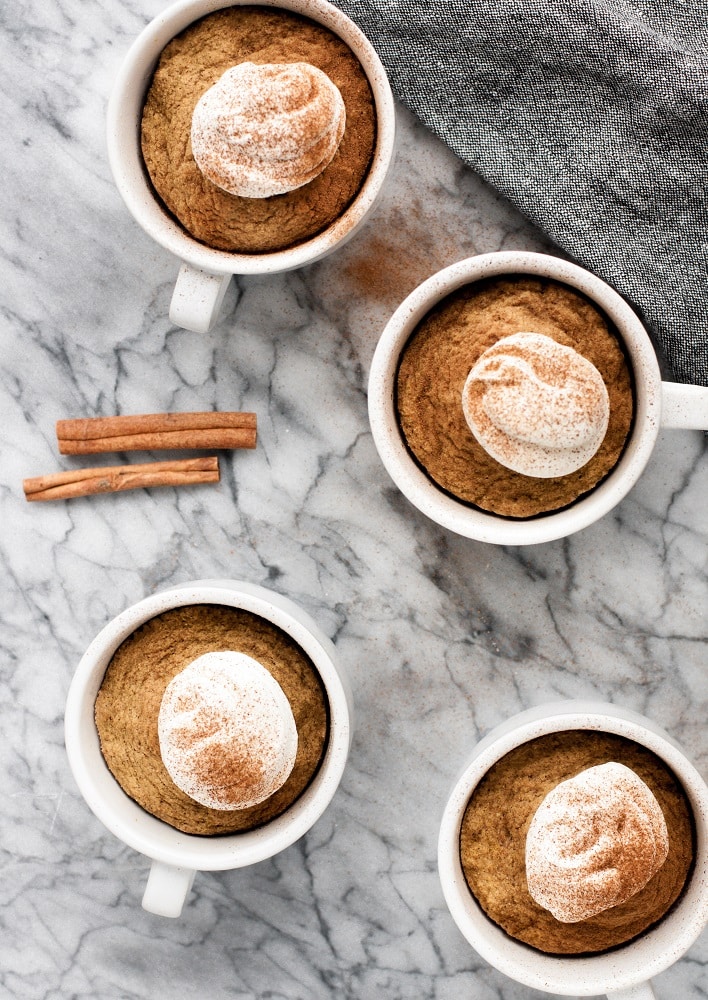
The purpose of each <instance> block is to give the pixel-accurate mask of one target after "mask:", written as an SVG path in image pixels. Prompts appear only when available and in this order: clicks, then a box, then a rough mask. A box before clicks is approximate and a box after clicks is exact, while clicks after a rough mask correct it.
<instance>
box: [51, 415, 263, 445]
mask: <svg viewBox="0 0 708 1000" xmlns="http://www.w3.org/2000/svg"><path fill="white" fill-rule="evenodd" d="M256 433H257V431H256V414H255V413H237V412H226V413H219V412H205V413H142V414H137V415H135V416H120V417H84V418H81V419H78V420H58V421H57V440H58V442H59V451H60V452H61V454H62V455H92V454H98V453H99V452H104V451H158V450H160V449H182V448H209V449H210V450H211V449H218V448H255V447H256Z"/></svg>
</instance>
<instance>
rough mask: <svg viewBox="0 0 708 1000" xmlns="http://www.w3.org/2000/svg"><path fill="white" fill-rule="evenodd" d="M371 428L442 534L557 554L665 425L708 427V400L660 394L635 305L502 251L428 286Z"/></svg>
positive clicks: (405, 487)
mask: <svg viewBox="0 0 708 1000" xmlns="http://www.w3.org/2000/svg"><path fill="white" fill-rule="evenodd" d="M368 388H369V421H370V424H371V430H372V434H373V438H374V443H375V445H376V448H377V451H378V453H379V456H380V458H381V460H382V462H383V464H384V466H385V467H386V469H387V470H388V472H389V474H390V476H391V478H392V479H393V481H394V482H395V484H396V485H397V486H398V488H399V489H400V490H401V492H402V493H403V494H404V495H405V496H406V497H407V498H408V499H409V500H410V501H411V503H413V504H414V506H416V507H417V508H418V509H419V510H420V511H422V512H423V513H424V514H426V515H427V516H428V517H430V518H431V519H432V520H433V521H436V522H437V523H438V524H441V525H442V526H444V527H446V528H449V529H450V530H452V531H454V532H457V533H458V534H461V535H465V536H467V537H469V538H474V539H477V540H479V541H484V542H493V543H495V544H501V545H528V544H536V543H539V542H547V541H551V540H553V539H556V538H562V537H565V536H567V535H570V534H572V533H573V532H575V531H578V530H580V529H581V528H584V527H587V526H588V525H590V524H592V523H593V522H594V521H596V520H597V519H598V518H600V517H602V516H603V515H604V514H606V513H607V512H608V511H610V510H611V509H612V508H613V507H614V506H615V505H616V504H617V503H619V501H620V500H621V499H622V498H623V497H624V496H625V495H626V493H627V492H628V491H629V490H630V489H631V487H632V486H633V485H634V483H635V482H636V481H637V479H638V478H639V476H640V475H641V473H642V472H643V470H644V468H645V466H646V463H647V461H648V460H649V457H650V455H651V452H652V449H653V447H654V443H655V441H656V438H657V435H658V432H659V427H660V426H664V427H694V428H700V427H704V426H705V424H706V421H708V390H706V389H704V388H702V387H700V386H687V385H676V384H673V383H663V382H662V381H661V377H660V373H659V366H658V363H657V359H656V354H655V351H654V348H653V346H652V344H651V341H650V339H649V336H648V334H647V333H646V330H645V329H644V327H643V326H642V323H641V321H640V320H639V318H638V317H637V315H636V314H635V313H634V312H633V311H632V309H631V308H630V306H629V305H628V304H627V303H626V302H625V301H624V300H623V299H622V298H621V296H620V295H618V294H617V292H615V291H614V290H613V289H612V288H610V287H609V285H607V284H606V283H605V282H604V281H602V280H601V279H600V278H597V277H596V276H595V275H593V274H591V273H590V272H588V271H586V270H585V269H583V268H581V267H578V266H577V265H576V264H573V263H571V262H570V261H566V260H561V259H559V258H556V257H552V256H549V255H547V254H539V253H528V252H524V251H505V252H499V253H489V254H480V255H479V256H477V257H470V258H468V259H466V260H462V261H459V262H458V263H456V264H452V265H451V266H450V267H447V268H444V269H443V270H442V271H439V272H438V273H436V274H434V275H432V276H431V277H430V278H428V279H427V280H426V281H424V282H423V283H422V284H421V285H419V286H418V287H417V288H416V289H415V290H414V291H413V292H412V293H411V294H410V295H409V296H408V297H407V298H406V299H405V300H404V301H403V302H402V303H401V305H400V306H399V307H398V309H397V310H396V311H395V313H394V314H393V316H392V317H391V319H390V320H389V322H388V324H387V325H386V328H385V329H384V331H383V333H382V334H381V337H380V339H379V342H378V344H377V347H376V350H375V352H374V357H373V360H372V364H371V371H370V375H369V386H368Z"/></svg>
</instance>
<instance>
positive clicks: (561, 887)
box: [526, 762, 669, 924]
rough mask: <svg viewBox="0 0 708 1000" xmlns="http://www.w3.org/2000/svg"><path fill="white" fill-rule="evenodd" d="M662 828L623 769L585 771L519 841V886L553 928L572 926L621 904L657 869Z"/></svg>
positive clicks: (665, 846)
mask: <svg viewBox="0 0 708 1000" xmlns="http://www.w3.org/2000/svg"><path fill="white" fill-rule="evenodd" d="M668 851H669V835H668V831H667V829H666V821H665V819H664V814H663V813H662V811H661V806H660V805H659V803H658V802H657V800H656V798H655V797H654V795H653V793H652V792H651V790H650V789H649V788H648V787H647V785H646V784H645V783H644V782H643V781H642V780H641V778H639V777H638V775H636V774H635V773H634V771H632V770H630V769H629V768H628V767H625V766H624V764H616V763H614V762H610V763H608V764H600V765H598V766H596V767H590V768H588V769H587V770H585V771H581V773H580V774H578V775H576V776H575V777H574V778H570V779H569V780H568V781H562V782H561V783H560V784H559V785H557V786H556V787H555V788H554V789H553V790H552V791H551V792H549V793H548V795H547V796H546V797H545V799H544V800H543V802H542V803H541V805H540V806H539V807H538V809H537V811H536V813H535V814H534V816H533V819H532V820H531V825H530V827H529V831H528V834H527V837H526V880H527V882H528V887H529V892H530V893H531V895H532V896H533V898H534V899H535V900H536V902H537V903H538V904H539V905H540V906H543V907H544V908H545V909H546V910H549V911H550V912H551V913H552V914H553V916H554V917H555V918H556V920H560V921H562V922H563V923H566V924H568V923H576V922H577V921H578V920H586V919H587V918H588V917H592V916H594V915H595V914H596V913H601V912H602V911H603V910H608V909H609V908H610V907H612V906H619V904H620V903H624V902H626V901H627V900H628V899H630V897H632V896H634V895H635V893H637V892H639V890H640V889H642V888H644V886H645V885H646V884H647V882H648V881H649V879H650V878H652V876H653V875H655V874H656V872H657V871H658V870H659V869H660V868H661V866H662V865H663V863H664V861H665V860H666V856H667V854H668Z"/></svg>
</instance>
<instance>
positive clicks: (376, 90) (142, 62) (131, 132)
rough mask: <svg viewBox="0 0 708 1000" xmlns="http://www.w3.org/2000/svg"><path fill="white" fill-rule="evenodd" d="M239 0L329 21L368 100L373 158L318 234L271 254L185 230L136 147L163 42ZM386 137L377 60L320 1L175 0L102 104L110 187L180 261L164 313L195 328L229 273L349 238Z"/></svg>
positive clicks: (311, 255)
mask: <svg viewBox="0 0 708 1000" xmlns="http://www.w3.org/2000/svg"><path fill="white" fill-rule="evenodd" d="M243 4H248V5H249V6H260V7H274V8H280V9H282V10H287V11H294V12H295V13H296V14H301V15H303V16H304V17H309V18H310V19H311V20H313V21H317V22H318V23H319V24H321V25H323V26H324V27H325V28H329V30H330V31H332V32H333V33H334V34H336V35H338V36H339V37H340V38H341V39H342V41H344V42H345V43H346V44H347V45H348V46H349V48H350V49H351V50H352V52H353V53H354V55H355V56H356V57H357V59H358V60H359V62H360V63H361V66H362V68H363V70H364V72H365V73H366V76H367V78H368V80H369V83H370V85H371V90H372V93H373V95H374V103H375V107H376V122H377V124H376V146H375V149H374V157H373V161H372V163H371V166H370V168H369V171H368V173H367V175H366V178H365V179H364V183H363V184H362V186H361V189H360V191H359V193H358V194H357V196H356V198H355V199H354V201H353V202H352V203H351V205H350V206H349V207H348V208H347V209H346V211H345V212H344V213H343V214H342V215H341V216H339V218H338V219H335V220H334V222H333V223H332V224H331V225H330V226H328V227H327V229H325V230H324V231H323V232H322V233H319V234H318V235H316V236H313V237H312V238H311V239H309V240H305V241H304V242H303V243H299V244H297V245H296V246H293V247H291V248H288V249H285V250H279V251H277V252H274V253H260V254H258V253H256V254H239V253H228V252H226V251H223V250H214V249H212V248H210V247H208V246H205V245H204V244H203V243H200V242H198V241H197V240H195V239H193V238H192V237H191V236H189V235H188V233H187V232H186V231H185V230H184V229H182V228H181V226H179V225H178V223H177V222H176V221H175V220H174V218H173V217H172V216H171V215H170V214H169V213H168V212H167V211H166V209H165V208H164V207H163V206H162V204H161V203H160V201H159V200H158V198H157V197H156V195H155V193H154V191H153V188H152V186H151V184H150V181H149V179H148V176H147V172H146V170H145V165H144V163H143V158H142V153H141V150H140V120H141V116H142V109H143V104H144V101H145V94H146V92H147V88H148V85H149V83H150V80H151V78H152V73H153V70H154V69H155V65H156V63H157V60H158V58H159V56H160V53H161V52H162V50H163V49H164V47H165V46H166V45H167V43H168V42H169V41H171V39H172V38H174V36H175V35H177V34H179V32H180V31H183V30H184V28H186V27H188V25H190V24H192V22H193V21H197V20H198V19H199V18H201V17H205V16H206V15H207V14H211V13H213V12H214V11H216V10H221V9H223V8H224V7H233V6H238V5H243ZM394 139H395V108H394V103H393V95H392V93H391V87H390V85H389V82H388V77H387V76H386V71H385V69H384V67H383V65H382V63H381V60H380V59H379V57H378V55H377V54H376V52H375V50H374V48H373V46H372V45H371V43H370V42H369V40H368V38H366V36H365V35H364V34H363V32H362V31H361V30H360V29H359V28H358V27H357V26H356V25H355V24H354V22H353V21H351V20H350V19H349V18H348V17H347V16H346V14H344V13H343V12H342V11H340V10H339V9H338V8H337V7H334V6H333V5H332V4H331V3H328V2H327V0H179V2H178V3H175V4H174V5H173V6H171V7H168V8H167V10H165V11H163V12H162V13H161V14H159V15H158V16H157V17H156V18H154V20H152V21H151V22H150V23H149V24H148V25H147V27H146V28H145V29H144V30H143V31H142V32H141V33H140V35H139V36H138V37H137V39H136V40H135V42H134V43H133V45H132V46H131V48H130V50H129V51H128V54H127V55H126V57H125V60H124V62H123V65H122V66H121V69H120V71H119V73H118V76H117V78H116V81H115V84H114V86H113V90H112V92H111V97H110V101H109V103H108V113H107V140H108V159H109V162H110V166H111V171H112V173H113V178H114V180H115V183H116V186H117V188H118V191H119V192H120V194H121V196H122V197H123V200H124V201H125V203H126V205H127V207H128V209H129V210H130V212H131V213H132V215H133V217H134V218H135V220H136V222H138V223H139V225H140V226H142V228H143V229H144V230H145V232H146V233H147V234H148V235H149V236H151V237H152V239H154V240H155V241H156V242H157V243H159V244H160V246H162V247H164V248H165V249H166V250H169V251H170V252H171V253H173V254H174V255H175V256H176V257H178V258H179V259H180V260H181V261H182V264H181V267H180V270H179V275H178V277H177V284H176V286H175V290H174V294H173V296H172V302H171V304H170V319H171V320H172V322H173V323H175V324H176V325H177V326H181V327H184V328H185V329H187V330H193V331H195V332H197V333H204V332H206V331H208V330H209V329H211V327H212V326H213V325H214V323H215V322H216V320H217V318H218V314H219V310H220V308H221V304H222V302H223V299H224V295H225V293H226V289H227V287H228V285H229V282H230V280H231V276H232V275H234V274H271V273H274V272H277V271H290V270H293V269H294V268H298V267H303V266H304V265H305V264H311V263H313V262H314V261H316V260H319V259H320V258H322V257H326V256H327V255H328V254H330V253H332V251H334V250H336V249H337V248H338V247H340V246H341V245H342V244H343V243H345V242H346V241H347V240H348V239H350V237H352V236H353V235H354V233H355V232H357V231H358V229H359V228H360V227H361V226H362V225H363V223H364V222H365V221H366V219H367V217H368V216H369V215H370V213H371V210H372V209H373V207H374V205H375V203H376V201H377V199H378V196H379V194H380V192H381V189H382V187H383V184H384V181H385V179H386V175H387V173H388V170H389V168H390V166H391V162H392V159H393V152H394Z"/></svg>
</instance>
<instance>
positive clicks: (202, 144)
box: [191, 62, 346, 198]
mask: <svg viewBox="0 0 708 1000" xmlns="http://www.w3.org/2000/svg"><path fill="white" fill-rule="evenodd" d="M345 119H346V112H345V108H344V101H343V99H342V95H341V94H340V92H339V89H338V88H337V87H336V86H335V84H334V83H332V81H331V80H330V78H329V77H328V76H327V75H326V73H323V72H322V70H320V69H317V67H315V66H311V65H310V64H309V63H306V62H297V63H266V64H263V65H257V64H255V63H252V62H244V63H240V64H239V65H238V66H232V67H231V69H227V70H226V72H225V73H224V74H223V76H222V77H221V78H220V79H219V80H217V82H216V83H215V84H214V86H213V87H210V88H209V90H207V91H206V93H204V94H203V95H202V96H201V98H200V99H199V101H198V103H197V106H196V107H195V109H194V113H193V115H192V129H191V139H192V154H193V156H194V159H195V160H196V163H197V166H198V167H199V169H200V170H201V172H202V173H203V174H204V176H205V177H207V178H208V179H209V180H210V181H212V182H213V183H214V184H217V185H218V186H219V187H220V188H223V189H224V190H225V191H228V192H230V193H231V194H235V195H240V196H241V197H243V198H269V197H270V196H271V195H275V194H284V193H285V192H286V191H294V190H295V188H299V187H302V185H303V184H307V183H308V182H309V181H311V180H313V179H314V178H315V177H317V175H318V174H320V173H322V171H323V170H324V169H325V167H326V166H327V164H328V163H329V162H330V161H331V160H332V158H333V156H334V154H335V153H336V152H337V149H338V147H339V143H340V142H341V140H342V136H343V135H344V125H345Z"/></svg>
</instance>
